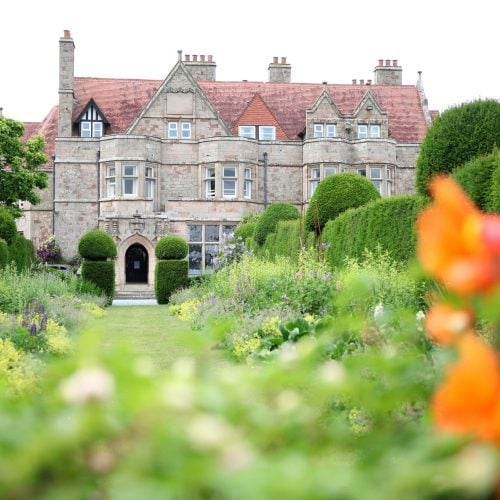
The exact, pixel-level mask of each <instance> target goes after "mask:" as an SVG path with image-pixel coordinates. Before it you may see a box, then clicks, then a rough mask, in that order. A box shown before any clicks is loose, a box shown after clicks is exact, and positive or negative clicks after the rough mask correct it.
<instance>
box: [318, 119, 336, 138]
mask: <svg viewBox="0 0 500 500" xmlns="http://www.w3.org/2000/svg"><path fill="white" fill-rule="evenodd" d="M312 136H313V139H320V138H324V137H337V123H332V122H319V121H314V122H313V134H312Z"/></svg>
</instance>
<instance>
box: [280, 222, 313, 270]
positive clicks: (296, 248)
mask: <svg viewBox="0 0 500 500" xmlns="http://www.w3.org/2000/svg"><path fill="white" fill-rule="evenodd" d="M305 239H306V235H305V234H304V226H303V222H302V220H301V219H298V220H284V221H280V222H278V224H277V225H276V239H275V247H276V249H275V253H276V255H284V256H288V257H290V258H291V259H292V261H294V262H297V258H298V255H299V252H300V250H301V248H305Z"/></svg>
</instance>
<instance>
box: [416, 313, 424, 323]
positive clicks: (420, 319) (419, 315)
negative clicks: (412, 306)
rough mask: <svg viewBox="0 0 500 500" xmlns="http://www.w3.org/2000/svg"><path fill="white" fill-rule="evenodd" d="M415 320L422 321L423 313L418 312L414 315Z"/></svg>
mask: <svg viewBox="0 0 500 500" xmlns="http://www.w3.org/2000/svg"><path fill="white" fill-rule="evenodd" d="M415 319H416V320H417V321H424V319H425V313H424V311H418V312H417V314H415Z"/></svg>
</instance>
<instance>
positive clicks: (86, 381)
mask: <svg viewBox="0 0 500 500" xmlns="http://www.w3.org/2000/svg"><path fill="white" fill-rule="evenodd" d="M60 391H61V395H62V398H63V399H64V401H66V402H67V403H72V404H85V403H88V402H91V401H105V400H106V399H109V398H110V397H111V396H112V395H113V393H114V391H115V382H114V379H113V377H112V375H111V374H110V373H109V372H107V371H105V370H103V369H102V368H82V369H81V370H79V371H78V372H76V373H75V374H74V375H72V376H71V377H70V378H68V379H66V380H64V381H63V382H62V384H61V386H60Z"/></svg>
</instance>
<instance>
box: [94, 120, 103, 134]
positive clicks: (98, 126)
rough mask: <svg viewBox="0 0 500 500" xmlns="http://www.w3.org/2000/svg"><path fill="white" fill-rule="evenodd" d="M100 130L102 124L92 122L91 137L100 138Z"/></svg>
mask: <svg viewBox="0 0 500 500" xmlns="http://www.w3.org/2000/svg"><path fill="white" fill-rule="evenodd" d="M102 130H103V123H102V122H92V137H102Z"/></svg>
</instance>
